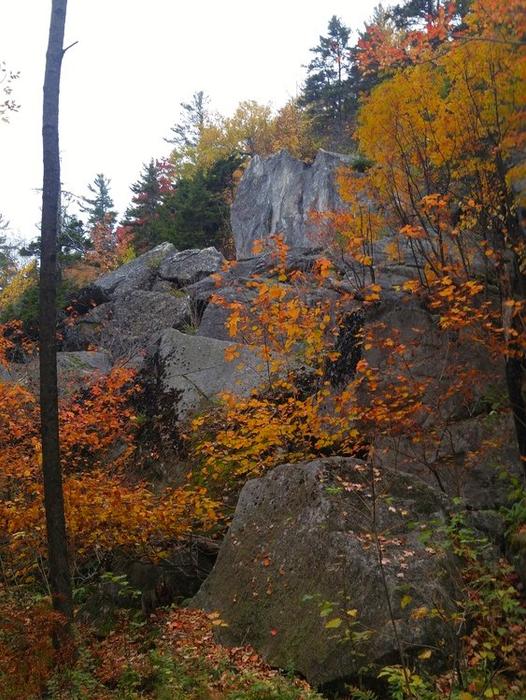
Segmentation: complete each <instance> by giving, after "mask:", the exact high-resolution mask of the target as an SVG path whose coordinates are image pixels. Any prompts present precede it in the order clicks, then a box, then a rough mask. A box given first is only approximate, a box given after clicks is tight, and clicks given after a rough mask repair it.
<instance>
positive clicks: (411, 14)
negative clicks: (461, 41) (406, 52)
mask: <svg viewBox="0 0 526 700" xmlns="http://www.w3.org/2000/svg"><path fill="white" fill-rule="evenodd" d="M447 4H448V3H444V2H443V0H406V2H403V3H400V4H398V5H395V6H394V7H392V8H391V9H390V10H389V15H390V16H391V17H392V19H393V21H394V22H395V24H396V26H397V27H398V28H399V29H418V28H420V27H422V26H423V25H424V26H425V24H426V23H427V21H428V19H429V17H434V16H435V15H437V13H438V11H439V8H440V6H441V5H442V6H444V5H447ZM470 4H471V0H457V2H456V3H455V6H456V15H457V17H458V20H459V21H461V20H462V18H463V17H464V15H465V14H466V13H467V11H468V10H469V6H470Z"/></svg>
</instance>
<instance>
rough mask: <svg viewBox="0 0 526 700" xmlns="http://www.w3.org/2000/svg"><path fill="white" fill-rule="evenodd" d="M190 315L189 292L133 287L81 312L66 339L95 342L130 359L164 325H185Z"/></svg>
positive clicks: (118, 355) (114, 355)
mask: <svg viewBox="0 0 526 700" xmlns="http://www.w3.org/2000/svg"><path fill="white" fill-rule="evenodd" d="M190 317H191V312H190V302H189V300H188V297H187V296H185V295H179V294H178V295H175V294H164V293H162V292H150V291H145V290H142V289H134V290H131V291H129V292H126V293H123V294H121V295H120V296H119V297H118V298H116V299H115V300H114V301H112V302H107V303H106V304H101V305H100V306H96V307H95V308H94V309H92V310H91V311H89V312H88V313H87V314H85V315H84V316H82V317H81V318H80V319H79V320H78V321H77V323H76V324H75V326H73V327H72V328H71V329H69V330H68V331H67V332H66V342H67V343H70V344H71V345H74V344H77V345H80V346H82V345H86V344H89V345H95V346H97V347H102V348H104V349H105V350H107V351H109V352H110V353H111V355H112V357H113V358H114V359H117V358H119V359H122V358H128V359H129V358H132V357H134V356H136V355H137V354H138V353H140V352H141V351H143V350H144V348H145V347H146V346H147V345H148V344H149V343H150V342H151V340H152V338H153V337H155V335H159V334H160V333H161V332H162V331H163V330H164V329H165V328H180V327H183V326H184V325H185V324H186V323H189V322H190Z"/></svg>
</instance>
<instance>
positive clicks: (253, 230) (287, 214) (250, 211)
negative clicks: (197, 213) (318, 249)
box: [231, 151, 350, 258]
mask: <svg viewBox="0 0 526 700" xmlns="http://www.w3.org/2000/svg"><path fill="white" fill-rule="evenodd" d="M349 162H350V158H349V157H348V156H344V155H342V154H340V153H329V152H328V151H319V152H318V154H317V156H316V158H315V160H314V162H313V163H312V165H307V164H306V163H303V162H302V161H300V160H297V159H296V158H293V157H292V156H291V155H290V154H289V153H288V152H287V151H280V152H279V153H276V154H274V155H272V156H270V157H268V158H261V157H260V156H254V157H253V158H252V160H251V162H250V165H249V167H248V168H247V170H246V172H245V174H244V176H243V179H242V180H241V182H240V183H239V187H238V190H237V194H236V198H235V200H234V203H233V205H232V210H231V221H232V231H233V233H234V239H235V244H236V254H237V257H238V258H247V257H250V256H251V255H252V248H253V245H254V241H256V240H259V239H265V238H268V237H269V236H270V235H272V234H281V235H283V237H284V239H285V242H286V243H287V244H288V245H289V247H292V248H294V247H298V246H304V247H308V246H312V245H313V244H316V243H318V242H319V241H318V238H317V231H316V227H315V226H314V225H313V224H312V223H311V220H310V213H311V211H329V210H331V211H334V210H338V209H342V208H343V206H344V204H343V201H342V199H341V198H340V196H339V194H338V188H337V184H336V182H335V174H336V172H337V170H338V168H340V167H341V166H343V165H346V164H348V163H349Z"/></svg>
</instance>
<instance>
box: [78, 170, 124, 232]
mask: <svg viewBox="0 0 526 700" xmlns="http://www.w3.org/2000/svg"><path fill="white" fill-rule="evenodd" d="M110 183H111V180H110V179H109V178H107V177H105V176H104V175H103V174H102V173H98V174H97V175H96V176H95V179H94V180H93V183H91V184H89V185H88V190H89V191H90V193H91V194H92V195H93V196H92V197H89V196H88V197H83V198H82V201H83V202H84V203H83V204H81V205H80V208H81V210H82V211H83V212H84V213H85V214H87V215H88V221H87V224H88V226H89V227H93V226H95V225H97V224H101V223H105V224H109V225H111V226H113V224H114V223H115V219H116V218H117V213H116V212H115V211H114V209H113V199H112V198H111V194H110Z"/></svg>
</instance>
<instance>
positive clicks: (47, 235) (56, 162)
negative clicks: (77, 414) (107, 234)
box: [40, 0, 73, 620]
mask: <svg viewBox="0 0 526 700" xmlns="http://www.w3.org/2000/svg"><path fill="white" fill-rule="evenodd" d="M66 6H67V0H53V2H52V8H51V23H50V28H49V42H48V50H47V55H46V75H45V80H44V109H43V120H42V141H43V148H44V184H43V190H42V244H41V260H40V410H41V435H42V468H43V474H44V502H45V509H46V526H47V538H48V559H49V578H50V586H51V594H52V600H53V607H54V609H55V610H57V611H59V612H61V613H62V614H63V615H65V616H66V618H67V619H68V620H71V619H72V618H73V601H72V591H71V574H70V570H69V562H68V549H67V538H66V522H65V517H64V494H63V490H62V472H61V468H60V444H59V425H58V390H57V348H56V325H57V322H56V298H57V229H58V220H59V200H60V156H59V144H58V113H59V93H60V71H61V67H62V57H63V54H64V51H63V44H64V26H65V22H66Z"/></svg>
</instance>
